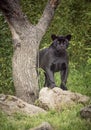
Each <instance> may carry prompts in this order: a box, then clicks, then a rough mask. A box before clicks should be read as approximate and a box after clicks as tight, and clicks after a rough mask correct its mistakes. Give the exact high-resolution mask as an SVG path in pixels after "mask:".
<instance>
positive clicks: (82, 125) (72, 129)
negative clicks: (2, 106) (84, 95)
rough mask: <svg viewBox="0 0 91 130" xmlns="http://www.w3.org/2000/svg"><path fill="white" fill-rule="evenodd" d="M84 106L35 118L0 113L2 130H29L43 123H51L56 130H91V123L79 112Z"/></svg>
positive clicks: (0, 128)
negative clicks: (82, 117)
mask: <svg viewBox="0 0 91 130" xmlns="http://www.w3.org/2000/svg"><path fill="white" fill-rule="evenodd" d="M82 107H83V106H82V105H80V104H78V105H76V106H74V107H71V108H70V109H65V110H63V111H62V112H61V113H60V112H56V111H54V110H51V111H49V112H48V113H47V114H40V115H36V116H33V117H30V116H26V115H24V114H20V113H16V114H14V115H13V116H12V117H11V116H7V115H6V114H4V113H3V112H0V130H11V129H12V130H28V129H30V128H33V127H35V126H38V125H39V124H41V123H42V122H44V121H46V122H49V123H50V124H51V125H52V126H53V128H54V129H55V130H61V129H62V130H90V128H91V122H90V121H89V120H85V119H81V117H80V114H79V111H80V109H81V108H82Z"/></svg>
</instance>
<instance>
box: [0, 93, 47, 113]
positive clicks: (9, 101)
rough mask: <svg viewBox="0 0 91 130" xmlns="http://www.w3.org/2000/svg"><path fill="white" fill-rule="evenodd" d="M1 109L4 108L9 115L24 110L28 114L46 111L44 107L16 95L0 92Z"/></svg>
mask: <svg viewBox="0 0 91 130" xmlns="http://www.w3.org/2000/svg"><path fill="white" fill-rule="evenodd" d="M0 109H2V110H3V111H4V112H6V113H7V114H8V115H11V114H13V113H16V112H22V113H24V114H28V115H34V114H38V113H44V112H46V111H45V110H43V109H42V108H39V107H37V106H34V105H31V104H28V103H26V102H24V101H23V100H21V99H19V98H17V97H15V96H11V95H4V94H0Z"/></svg>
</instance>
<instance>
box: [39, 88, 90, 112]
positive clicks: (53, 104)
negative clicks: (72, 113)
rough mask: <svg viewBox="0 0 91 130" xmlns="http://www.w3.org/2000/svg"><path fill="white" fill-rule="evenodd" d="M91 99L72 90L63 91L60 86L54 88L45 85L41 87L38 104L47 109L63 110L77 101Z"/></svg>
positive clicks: (84, 101) (81, 101)
mask: <svg viewBox="0 0 91 130" xmlns="http://www.w3.org/2000/svg"><path fill="white" fill-rule="evenodd" d="M89 99H90V98H89V97H87V96H84V95H81V94H79V93H74V92H70V91H63V90H62V89H60V88H58V87H55V88H53V89H49V88H47V87H45V88H43V89H41V91H40V93H39V100H38V105H39V106H40V107H42V108H43V109H45V110H48V109H57V110H61V109H62V108H64V107H70V106H72V105H74V104H76V103H82V104H85V103H87V102H88V101H89Z"/></svg>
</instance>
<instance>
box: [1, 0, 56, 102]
mask: <svg viewBox="0 0 91 130" xmlns="http://www.w3.org/2000/svg"><path fill="white" fill-rule="evenodd" d="M57 5H58V0H49V1H48V3H47V5H46V7H45V10H44V12H43V15H42V17H41V19H40V20H39V22H38V24H37V25H36V26H33V25H32V24H31V23H30V22H29V21H28V20H27V17H26V16H25V15H24V14H23V12H22V10H21V8H20V5H19V0H7V1H6V0H0V9H1V11H2V12H3V14H4V16H5V18H6V19H7V22H8V24H9V27H10V30H11V33H12V40H13V44H14V54H13V58H12V68H13V79H14V86H15V90H16V95H17V96H18V97H19V98H21V99H23V100H24V101H26V102H28V103H32V104H33V103H34V101H35V100H36V99H37V97H38V93H39V88H38V81H37V73H36V56H37V51H38V47H39V44H40V41H41V39H42V37H43V35H44V34H45V32H46V30H47V28H48V26H49V23H50V22H51V20H52V18H53V15H54V11H55V9H56V7H57Z"/></svg>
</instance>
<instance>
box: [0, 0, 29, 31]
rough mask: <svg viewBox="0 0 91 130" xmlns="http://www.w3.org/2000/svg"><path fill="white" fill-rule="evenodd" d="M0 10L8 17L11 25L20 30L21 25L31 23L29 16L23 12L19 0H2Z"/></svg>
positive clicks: (0, 0)
mask: <svg viewBox="0 0 91 130" xmlns="http://www.w3.org/2000/svg"><path fill="white" fill-rule="evenodd" d="M0 10H1V11H2V12H3V14H4V16H5V17H6V19H7V21H8V23H9V25H11V26H12V27H13V28H14V29H15V30H16V31H18V32H19V30H20V31H21V29H20V28H21V27H24V26H25V25H27V24H29V23H28V20H27V18H26V17H25V16H24V14H23V13H22V10H21V8H20V4H19V0H0ZM26 23H27V24H26ZM11 31H12V30H11Z"/></svg>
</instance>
